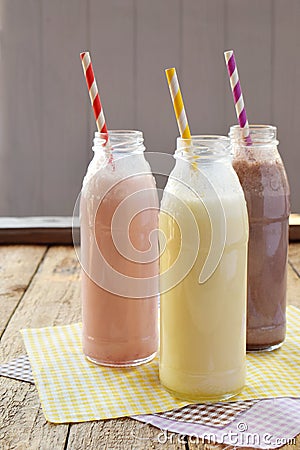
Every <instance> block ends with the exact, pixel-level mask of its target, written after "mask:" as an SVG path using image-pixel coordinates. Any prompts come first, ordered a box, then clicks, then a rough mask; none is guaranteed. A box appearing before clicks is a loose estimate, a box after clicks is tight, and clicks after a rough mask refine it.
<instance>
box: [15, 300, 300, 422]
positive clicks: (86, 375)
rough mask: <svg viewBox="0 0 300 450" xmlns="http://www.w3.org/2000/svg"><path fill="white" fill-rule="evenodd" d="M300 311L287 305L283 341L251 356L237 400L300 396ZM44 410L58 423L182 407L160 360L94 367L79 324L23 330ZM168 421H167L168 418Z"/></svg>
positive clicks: (182, 403)
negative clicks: (165, 384) (166, 383)
mask: <svg viewBox="0 0 300 450" xmlns="http://www.w3.org/2000/svg"><path fill="white" fill-rule="evenodd" d="M299 321H300V310H299V309H298V308H295V307H289V308H288V335H287V339H286V342H285V343H284V345H283V346H282V347H281V348H280V349H278V350H276V351H274V352H270V353H257V354H248V355H247V374H248V375H247V384H246V386H245V389H244V390H243V392H242V393H241V394H239V395H238V396H236V397H235V398H234V399H233V401H237V400H238V401H240V400H252V399H259V398H271V397H289V396H291V397H300V385H299V379H300V335H299V333H298V323H299ZM22 335H23V339H24V342H25V346H26V350H27V353H28V355H29V359H30V363H31V366H32V372H33V377H34V381H35V383H36V386H37V389H38V391H39V396H40V400H41V404H42V408H43V412H44V414H45V417H46V419H47V420H48V421H50V422H54V423H64V422H82V421H89V420H97V419H108V418H116V417H121V416H131V415H138V414H149V413H157V412H162V411H167V410H170V409H175V408H180V407H183V406H185V405H187V404H188V402H183V401H180V400H178V399H176V398H174V397H172V396H171V395H170V394H169V393H168V392H166V391H165V390H164V389H163V388H162V386H161V385H160V383H159V378H158V359H157V358H156V359H155V360H153V361H152V362H150V363H148V364H145V365H142V366H138V367H135V368H129V369H117V368H108V367H101V366H96V365H94V364H92V363H90V362H88V361H87V360H86V358H85V357H84V356H83V354H82V349H81V324H72V325H66V326H60V327H47V328H41V329H27V330H22ZM166 420H167V419H166Z"/></svg>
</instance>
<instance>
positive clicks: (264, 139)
mask: <svg viewBox="0 0 300 450" xmlns="http://www.w3.org/2000/svg"><path fill="white" fill-rule="evenodd" d="M249 132H250V139H248V140H247V141H246V140H245V136H244V130H243V128H241V127H240V126H239V125H233V126H231V127H230V131H229V137H230V140H231V142H232V143H233V144H238V145H240V146H245V147H246V146H247V147H265V146H268V145H271V146H274V145H275V146H277V145H278V143H279V142H278V140H277V128H276V127H274V126H272V125H250V126H249Z"/></svg>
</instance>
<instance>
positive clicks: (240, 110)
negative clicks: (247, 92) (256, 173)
mask: <svg viewBox="0 0 300 450" xmlns="http://www.w3.org/2000/svg"><path fill="white" fill-rule="evenodd" d="M224 56H225V61H226V66H227V70H228V75H229V80H230V86H231V90H232V95H233V99H234V106H235V111H236V115H237V119H238V122H239V125H240V127H241V128H242V129H243V136H244V138H245V140H246V142H247V144H248V145H251V144H252V141H251V137H250V129H249V123H248V119H247V114H246V109H245V104H244V98H243V93H242V89H241V83H240V80H239V74H238V70H237V66H236V62H235V58H234V53H233V50H229V51H227V52H224Z"/></svg>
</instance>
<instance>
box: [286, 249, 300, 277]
mask: <svg viewBox="0 0 300 450" xmlns="http://www.w3.org/2000/svg"><path fill="white" fill-rule="evenodd" d="M289 263H290V265H291V266H292V268H293V269H294V271H295V273H297V275H298V277H300V242H299V243H291V244H290V245H289Z"/></svg>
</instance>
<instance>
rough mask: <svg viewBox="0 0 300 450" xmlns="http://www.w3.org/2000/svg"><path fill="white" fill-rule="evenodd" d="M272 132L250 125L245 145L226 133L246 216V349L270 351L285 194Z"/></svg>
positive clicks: (281, 284)
mask: <svg viewBox="0 0 300 450" xmlns="http://www.w3.org/2000/svg"><path fill="white" fill-rule="evenodd" d="M276 132H277V130H276V127H274V126H270V125H253V126H250V137H251V142H248V143H246V142H245V140H244V138H243V131H242V129H241V128H240V127H239V126H237V125H236V126H232V127H231V128H230V138H231V142H232V147H233V153H234V158H233V167H234V169H235V171H236V173H237V174H238V177H239V179H240V182H241V185H242V187H243V190H244V194H245V198H246V202H247V208H248V215H249V227H250V233H249V250H248V310H247V350H252V351H259V350H274V349H276V348H278V347H279V346H280V345H281V344H282V342H283V341H284V339H285V329H286V284H287V254H288V220H289V214H290V200H289V199H290V190H289V184H288V180H287V176H286V172H285V169H284V165H283V163H282V160H281V158H280V155H279V152H278V150H277V145H278V141H277V137H276Z"/></svg>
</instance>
